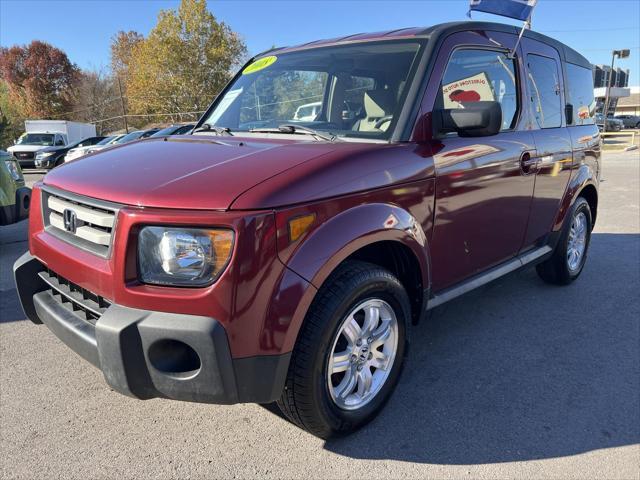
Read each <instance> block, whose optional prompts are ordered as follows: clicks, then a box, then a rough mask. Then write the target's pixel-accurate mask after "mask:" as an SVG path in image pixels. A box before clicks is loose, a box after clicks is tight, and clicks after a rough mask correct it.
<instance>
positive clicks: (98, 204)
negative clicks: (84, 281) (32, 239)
mask: <svg viewBox="0 0 640 480" xmlns="http://www.w3.org/2000/svg"><path fill="white" fill-rule="evenodd" d="M118 208H119V206H118V205H115V204H112V203H110V202H103V201H101V200H95V199H91V198H86V197H80V196H78V195H74V194H71V193H68V192H62V191H59V190H57V189H52V188H51V187H44V188H43V192H42V216H43V220H44V225H45V228H46V229H47V231H48V232H50V233H52V234H53V235H55V236H57V237H59V238H61V239H62V240H65V241H67V242H69V243H72V244H74V245H76V246H78V247H80V248H83V249H85V250H89V251H90V252H92V253H95V254H97V255H100V256H102V257H108V256H109V252H110V250H111V244H112V241H113V233H114V231H115V224H116V217H117V214H118Z"/></svg>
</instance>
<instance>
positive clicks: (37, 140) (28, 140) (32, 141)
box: [16, 133, 54, 147]
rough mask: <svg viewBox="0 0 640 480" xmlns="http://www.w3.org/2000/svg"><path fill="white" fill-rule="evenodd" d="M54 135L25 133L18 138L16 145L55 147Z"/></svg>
mask: <svg viewBox="0 0 640 480" xmlns="http://www.w3.org/2000/svg"><path fill="white" fill-rule="evenodd" d="M53 137H54V135H53V134H52V133H23V134H22V135H20V138H18V141H17V142H16V145H41V146H43V147H50V146H51V145H53Z"/></svg>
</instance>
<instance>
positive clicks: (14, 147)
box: [7, 145, 51, 153]
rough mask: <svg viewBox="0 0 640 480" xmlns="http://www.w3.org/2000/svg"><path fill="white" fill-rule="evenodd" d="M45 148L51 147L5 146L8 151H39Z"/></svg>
mask: <svg viewBox="0 0 640 480" xmlns="http://www.w3.org/2000/svg"><path fill="white" fill-rule="evenodd" d="M45 148H51V147H43V146H42V145H12V146H10V147H9V148H7V151H8V152H11V153H13V152H39V151H40V150H44V149H45Z"/></svg>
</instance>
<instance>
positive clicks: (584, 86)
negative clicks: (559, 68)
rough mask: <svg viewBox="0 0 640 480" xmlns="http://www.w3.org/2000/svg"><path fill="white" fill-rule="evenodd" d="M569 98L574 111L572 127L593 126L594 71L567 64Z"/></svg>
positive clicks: (594, 111)
mask: <svg viewBox="0 0 640 480" xmlns="http://www.w3.org/2000/svg"><path fill="white" fill-rule="evenodd" d="M566 66H567V82H568V85H569V98H568V99H567V103H569V104H570V105H571V108H572V110H573V115H572V122H571V125H593V123H594V122H595V120H594V116H595V113H596V101H595V98H594V97H593V71H592V70H590V69H588V68H584V67H580V66H578V65H573V64H572V63H567V64H566Z"/></svg>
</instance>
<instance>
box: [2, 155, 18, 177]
mask: <svg viewBox="0 0 640 480" xmlns="http://www.w3.org/2000/svg"><path fill="white" fill-rule="evenodd" d="M4 163H5V164H6V165H7V170H9V173H10V174H11V178H13V179H14V180H16V181H17V180H20V178H21V176H20V171H19V170H18V166H17V165H16V162H14V161H13V160H5V161H4Z"/></svg>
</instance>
